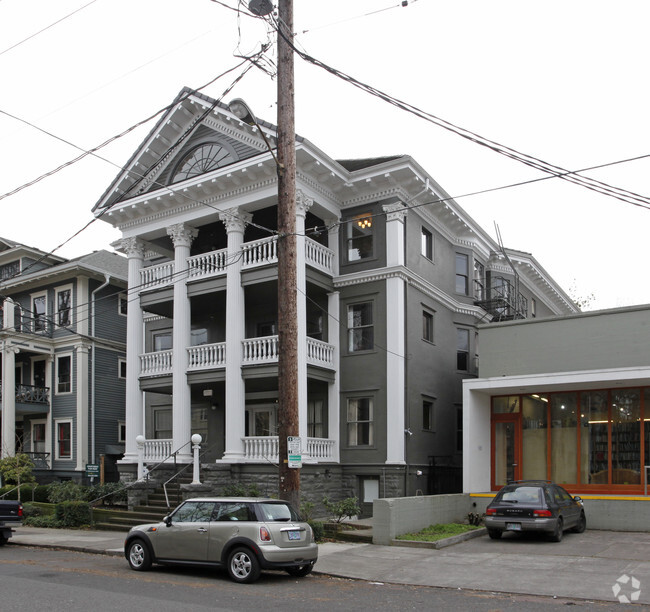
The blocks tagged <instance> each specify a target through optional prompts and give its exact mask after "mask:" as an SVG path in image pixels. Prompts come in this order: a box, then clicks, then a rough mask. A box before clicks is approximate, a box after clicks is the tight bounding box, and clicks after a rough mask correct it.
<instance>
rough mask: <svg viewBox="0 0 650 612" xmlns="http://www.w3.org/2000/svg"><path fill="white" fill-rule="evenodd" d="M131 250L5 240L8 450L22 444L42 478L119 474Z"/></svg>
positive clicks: (2, 282) (0, 283)
mask: <svg viewBox="0 0 650 612" xmlns="http://www.w3.org/2000/svg"><path fill="white" fill-rule="evenodd" d="M126 271H127V263H126V259H125V258H124V257H122V256H121V255H118V254H116V253H109V252H108V251H95V252H93V253H90V254H88V255H85V256H83V257H79V258H77V259H73V260H66V259H63V258H61V257H56V256H53V255H49V254H47V253H45V252H43V251H40V250H38V249H33V248H31V247H27V246H25V245H22V244H19V243H16V242H13V241H10V240H6V239H0V295H1V300H2V301H1V305H2V328H1V329H0V345H1V347H2V374H1V382H2V395H1V401H2V406H1V407H2V412H1V420H0V428H1V439H2V447H1V449H0V450H1V454H2V456H3V457H5V456H12V455H14V454H16V453H19V452H23V453H26V454H28V455H29V456H30V457H31V458H32V460H33V461H34V464H35V466H36V469H35V472H34V473H35V475H36V476H37V479H38V480H39V482H42V483H43V482H49V481H52V480H66V479H74V480H83V479H85V477H86V476H85V475H86V465H87V464H96V465H99V464H103V466H104V470H105V477H106V478H107V479H111V478H113V479H116V478H117V477H118V475H117V468H116V462H117V460H118V459H119V458H120V457H121V456H122V453H123V452H124V436H125V423H124V392H125V384H126V369H125V368H126V350H125V349H126V343H125V340H126V307H125V305H126V292H125V289H126V280H127V274H126Z"/></svg>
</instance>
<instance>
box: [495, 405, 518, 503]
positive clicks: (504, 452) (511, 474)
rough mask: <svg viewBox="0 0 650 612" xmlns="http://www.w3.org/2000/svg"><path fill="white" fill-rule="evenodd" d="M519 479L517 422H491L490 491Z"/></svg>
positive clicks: (511, 420) (510, 420)
mask: <svg viewBox="0 0 650 612" xmlns="http://www.w3.org/2000/svg"><path fill="white" fill-rule="evenodd" d="M520 479H521V447H520V443H519V421H518V420H516V419H512V418H511V419H509V420H501V419H499V420H493V421H492V490H493V491H494V490H496V489H500V488H501V487H502V486H503V485H505V484H507V483H508V482H511V481H513V480H520Z"/></svg>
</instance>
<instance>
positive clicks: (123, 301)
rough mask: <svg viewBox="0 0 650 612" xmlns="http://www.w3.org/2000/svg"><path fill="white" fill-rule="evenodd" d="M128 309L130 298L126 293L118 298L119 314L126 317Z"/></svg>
mask: <svg viewBox="0 0 650 612" xmlns="http://www.w3.org/2000/svg"><path fill="white" fill-rule="evenodd" d="M128 309H129V300H128V297H127V295H126V293H120V294H119V295H118V296H117V312H118V314H120V315H122V316H123V317H126V315H127V311H128Z"/></svg>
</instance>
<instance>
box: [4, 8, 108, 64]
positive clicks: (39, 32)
mask: <svg viewBox="0 0 650 612" xmlns="http://www.w3.org/2000/svg"><path fill="white" fill-rule="evenodd" d="M95 2H97V0H91V1H90V2H88V4H84V5H83V6H81V7H79V8H78V9H76V10H74V11H72V13H68V14H67V15H65V16H64V17H61V19H57V20H56V21H55V22H54V23H51V24H50V25H48V26H45V27H44V28H41V29H40V30H38V32H34V33H33V34H30V35H29V36H28V37H27V38H23V39H22V40H21V41H18V42H17V43H15V44H13V45H11V46H10V47H7V48H6V49H5V50H4V51H0V55H4V54H5V53H7V52H8V51H11V50H12V49H15V48H16V47H19V46H20V45H22V44H23V43H26V42H27V41H28V40H31V39H32V38H35V37H36V36H38V35H39V34H42V33H43V32H45V31H46V30H49V29H50V28H53V27H54V26H55V25H57V24H58V23H61V22H62V21H65V20H66V19H68V18H69V17H72V16H73V15H76V14H77V13H79V12H80V11H83V10H84V9H85V8H88V7H89V6H90V5H91V4H95Z"/></svg>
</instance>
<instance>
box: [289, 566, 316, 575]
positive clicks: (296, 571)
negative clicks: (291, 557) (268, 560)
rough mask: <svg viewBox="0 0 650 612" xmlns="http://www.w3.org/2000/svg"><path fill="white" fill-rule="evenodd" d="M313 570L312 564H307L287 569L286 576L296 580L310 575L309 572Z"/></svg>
mask: <svg viewBox="0 0 650 612" xmlns="http://www.w3.org/2000/svg"><path fill="white" fill-rule="evenodd" d="M313 569H314V564H313V563H307V565H299V566H298V567H288V568H287V574H289V576H295V577H296V578H304V577H305V576H307V575H308V574H311V570H313Z"/></svg>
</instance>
